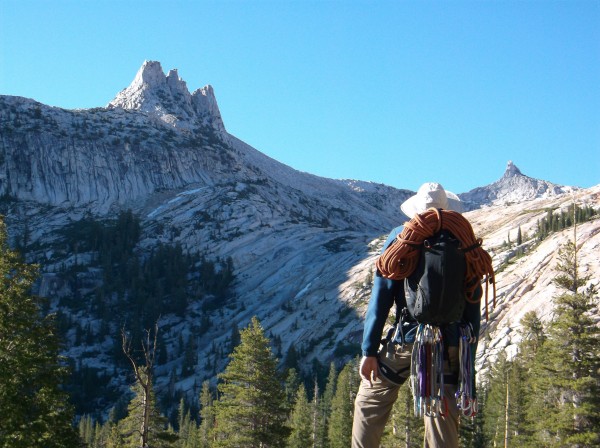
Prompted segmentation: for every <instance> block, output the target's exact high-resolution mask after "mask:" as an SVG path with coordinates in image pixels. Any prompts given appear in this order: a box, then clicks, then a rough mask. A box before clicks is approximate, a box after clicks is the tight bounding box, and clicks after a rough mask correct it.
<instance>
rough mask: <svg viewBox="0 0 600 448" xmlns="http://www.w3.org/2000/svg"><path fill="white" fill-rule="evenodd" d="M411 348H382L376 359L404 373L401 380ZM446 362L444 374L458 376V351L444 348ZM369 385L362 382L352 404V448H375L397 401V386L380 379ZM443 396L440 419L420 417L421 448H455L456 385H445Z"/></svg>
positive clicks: (456, 422) (456, 418)
mask: <svg viewBox="0 0 600 448" xmlns="http://www.w3.org/2000/svg"><path fill="white" fill-rule="evenodd" d="M411 350H412V345H409V344H407V345H405V346H404V351H402V349H401V346H400V345H395V347H394V348H393V349H390V350H388V347H383V349H382V351H381V352H380V357H381V356H385V358H386V359H385V364H386V365H388V366H390V367H392V368H393V369H394V370H395V371H401V370H404V371H405V372H406V376H405V380H406V378H408V376H409V375H410V358H411ZM447 350H448V358H449V361H448V360H446V361H444V373H445V374H457V373H458V347H448V348H447ZM379 376H380V378H379V379H378V380H377V381H374V382H373V386H372V387H371V385H370V384H369V382H368V381H364V380H362V381H361V383H360V387H359V389H358V394H357V395H356V400H355V403H354V420H353V424H352V448H378V447H379V443H380V441H381V437H382V435H383V431H384V429H385V425H386V423H387V421H388V418H389V416H390V414H391V412H392V406H393V405H394V402H395V401H396V399H397V398H398V390H399V389H400V385H397V384H394V383H391V382H390V381H388V380H386V379H385V378H383V377H381V373H380V374H379ZM444 388H445V390H444V395H445V397H446V401H447V403H448V412H447V414H446V415H445V416H444V417H424V423H425V437H424V441H423V447H424V448H458V408H457V406H456V398H455V396H454V394H455V393H456V388H457V386H456V384H445V385H444Z"/></svg>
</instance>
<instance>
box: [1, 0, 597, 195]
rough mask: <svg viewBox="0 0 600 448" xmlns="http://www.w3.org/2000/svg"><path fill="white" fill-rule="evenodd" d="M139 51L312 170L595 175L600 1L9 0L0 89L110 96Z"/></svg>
mask: <svg viewBox="0 0 600 448" xmlns="http://www.w3.org/2000/svg"><path fill="white" fill-rule="evenodd" d="M144 60H158V61H160V62H161V63H162V66H163V69H164V70H165V72H167V71H168V70H169V69H171V68H177V69H178V70H179V75H180V76H181V77H182V78H183V79H184V80H186V82H187V84H188V87H189V88H190V90H195V89H197V88H200V87H203V86H204V85H206V84H211V85H212V86H213V87H214V89H215V94H216V96H217V100H218V103H219V107H220V109H221V113H222V115H223V119H224V122H225V126H226V128H227V130H228V131H229V132H230V133H232V134H233V135H235V136H236V137H238V138H240V139H242V140H244V141H245V142H247V143H248V144H250V145H252V146H254V147H255V148H256V149H258V150H260V151H262V152H264V153H265V154H267V155H269V156H271V157H273V158H275V159H277V160H279V161H281V162H283V163H286V164H287V165H290V166H292V167H294V168H296V169H298V170H301V171H307V172H310V173H313V174H317V175H321V176H325V177H332V178H353V179H361V180H368V181H375V182H380V183H385V184H388V185H392V186H395V187H399V188H408V189H411V190H416V189H417V188H418V187H419V185H420V184H421V183H423V182H425V181H439V182H441V183H442V184H443V185H444V186H445V187H446V188H447V189H449V190H452V191H455V192H457V193H461V192H465V191H468V190H470V189H472V188H475V187H477V186H482V185H486V184H489V183H491V182H493V181H495V180H497V179H498V178H500V176H501V175H502V174H503V172H504V169H505V167H506V163H507V161H508V160H512V161H514V163H515V164H516V165H517V166H518V167H519V168H520V169H521V171H522V172H523V173H524V174H527V175H529V176H532V177H536V178H541V179H545V180H549V181H551V182H555V183H559V184H564V185H578V186H583V187H589V186H592V185H596V184H598V183H600V2H599V1H595V0H593V1H580V0H569V1H566V0H565V1H443V2H442V1H410V2H409V1H398V0H396V1H383V0H377V1H376V0H371V1H352V0H345V1H342V0H339V1H324V0H321V1H314V0H313V1H310V0H306V1H285V0H279V1H252V0H246V1H234V0H229V1H227V0H221V1H192V0H189V1H182V0H170V1H166V0H161V1H153V0H143V1H142V0H140V1H127V0H112V1H111V0H73V1H66V0H47V1H43V0H37V1H34V0H0V94H8V95H18V96H23V97H28V98H34V99H35V100H38V101H40V102H42V103H46V104H49V105H53V106H59V107H64V108H89V107H97V106H104V105H106V104H107V103H108V102H109V101H110V100H111V99H112V98H113V97H114V96H115V95H116V94H117V92H119V91H120V90H121V89H123V88H124V87H126V86H127V85H128V84H129V83H130V82H131V81H132V80H133V78H134V76H135V74H136V72H137V70H138V68H139V67H140V66H141V64H142V63H143V61H144Z"/></svg>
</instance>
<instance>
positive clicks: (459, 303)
mask: <svg viewBox="0 0 600 448" xmlns="http://www.w3.org/2000/svg"><path fill="white" fill-rule="evenodd" d="M420 251H421V253H420V255H419V261H418V264H417V267H416V268H415V270H414V272H413V273H412V274H411V275H410V276H408V277H407V278H406V279H405V280H404V289H405V291H406V305H407V308H408V312H409V313H410V314H411V316H412V317H413V318H414V319H415V320H416V321H417V322H419V323H423V324H432V325H444V324H449V323H452V322H458V321H460V320H461V319H462V315H463V311H464V309H465V305H466V292H465V285H464V282H465V270H466V260H465V254H464V251H463V250H462V249H461V248H460V241H459V240H458V239H457V238H455V237H454V235H452V233H451V232H449V231H447V230H440V231H439V232H438V233H436V234H435V235H434V236H432V237H429V238H426V239H425V240H424V241H423V244H422V245H421V246H420Z"/></svg>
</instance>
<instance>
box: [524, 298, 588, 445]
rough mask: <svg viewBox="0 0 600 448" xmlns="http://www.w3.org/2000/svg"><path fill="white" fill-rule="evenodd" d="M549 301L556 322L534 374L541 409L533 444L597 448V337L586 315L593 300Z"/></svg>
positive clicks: (550, 329) (559, 299) (551, 327)
mask: <svg viewBox="0 0 600 448" xmlns="http://www.w3.org/2000/svg"><path fill="white" fill-rule="evenodd" d="M555 302H556V313H557V318H556V319H555V320H554V321H553V322H552V323H551V324H550V327H549V330H548V340H547V342H546V343H545V344H544V346H543V353H542V356H540V358H539V364H538V365H537V369H536V372H535V373H536V376H535V385H536V393H537V394H538V395H539V396H541V397H542V398H543V406H544V407H545V412H544V413H543V415H542V416H541V418H539V419H538V424H539V427H538V428H537V429H538V434H539V435H540V437H539V438H538V442H540V443H547V444H548V446H597V445H598V444H599V443H600V432H599V431H598V428H599V427H600V426H599V425H600V394H599V392H600V353H599V350H598V347H599V346H600V333H599V329H598V327H597V326H596V325H595V324H594V321H593V320H592V318H591V317H590V311H591V310H592V309H593V308H595V305H594V300H593V298H592V297H591V296H589V295H587V294H564V295H562V296H559V297H558V298H556V300H555ZM542 426H543V427H542Z"/></svg>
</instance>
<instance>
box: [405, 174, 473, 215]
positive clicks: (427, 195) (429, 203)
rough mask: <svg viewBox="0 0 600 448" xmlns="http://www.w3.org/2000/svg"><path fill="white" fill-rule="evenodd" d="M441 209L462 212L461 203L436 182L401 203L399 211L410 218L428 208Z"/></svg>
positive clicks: (430, 183)
mask: <svg viewBox="0 0 600 448" xmlns="http://www.w3.org/2000/svg"><path fill="white" fill-rule="evenodd" d="M431 207H433V208H442V209H444V210H453V211H455V212H459V213H460V212H462V211H463V210H464V207H463V203H462V202H461V201H460V199H459V197H458V196H457V195H455V194H454V193H452V192H450V191H448V190H444V187H442V186H441V185H440V184H438V183H437V182H427V183H424V184H423V185H421V186H420V187H419V190H418V191H417V194H415V195H414V196H411V197H410V198H408V199H407V200H406V201H404V202H403V203H402V205H401V206H400V209H401V210H402V211H403V212H404V214H405V215H406V216H408V217H409V218H412V217H413V216H415V215H416V214H417V213H423V212H424V211H426V210H427V209H429V208H431Z"/></svg>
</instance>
